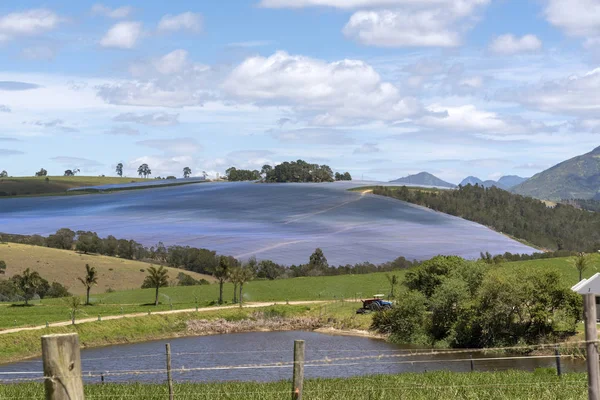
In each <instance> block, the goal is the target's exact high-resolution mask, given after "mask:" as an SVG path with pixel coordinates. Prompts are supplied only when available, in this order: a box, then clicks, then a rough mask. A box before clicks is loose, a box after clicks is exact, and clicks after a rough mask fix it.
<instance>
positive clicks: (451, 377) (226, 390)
mask: <svg viewBox="0 0 600 400" xmlns="http://www.w3.org/2000/svg"><path fill="white" fill-rule="evenodd" d="M174 391H175V396H176V397H182V398H187V397H190V398H206V399H208V398H210V399H216V400H220V399H223V400H224V399H227V400H235V399H240V400H241V399H244V400H248V399H251V400H259V399H260V400H271V399H273V400H275V399H277V400H279V399H282V398H286V397H287V396H289V394H290V392H291V388H290V384H289V382H275V383H256V382H231V383H207V384H190V383H176V384H175V387H174ZM85 392H86V396H89V397H90V398H91V397H93V398H96V397H98V398H101V397H109V396H110V398H111V399H130V398H131V396H137V397H140V398H141V397H143V398H144V399H157V400H158V399H163V398H165V396H167V395H168V390H167V386H166V385H164V384H163V385H160V384H104V385H98V384H94V385H87V386H86V387H85ZM43 393H44V387H43V385H42V384H40V383H27V384H18V385H2V386H0V398H41V397H43ZM586 396H587V380H586V375H585V374H583V373H572V374H566V375H563V376H562V378H559V377H557V376H555V373H554V372H553V371H547V370H539V371H536V372H534V373H531V372H519V371H503V372H473V373H456V372H454V373H453V372H427V373H419V374H414V373H403V374H398V375H379V376H377V375H375V376H365V377H355V378H345V379H313V380H307V381H306V382H305V383H304V398H306V399H309V400H330V399H332V400H358V399H360V400H363V399H400V398H410V399H415V400H419V399H422V400H436V399H438V400H445V399H449V398H455V399H498V400H499V399H516V400H537V399H548V400H552V399H556V400H558V399H560V400H575V399H585V398H586Z"/></svg>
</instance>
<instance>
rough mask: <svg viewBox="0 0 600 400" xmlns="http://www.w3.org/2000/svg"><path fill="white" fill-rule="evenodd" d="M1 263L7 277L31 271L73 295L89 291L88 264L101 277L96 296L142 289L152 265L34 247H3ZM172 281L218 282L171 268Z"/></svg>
mask: <svg viewBox="0 0 600 400" xmlns="http://www.w3.org/2000/svg"><path fill="white" fill-rule="evenodd" d="M0 260H4V261H5V262H6V264H7V265H8V268H7V270H6V277H7V278H10V277H11V276H13V275H17V274H20V273H21V272H23V271H24V270H25V269H26V268H31V269H32V270H35V271H37V272H39V274H40V275H41V276H42V277H43V278H44V279H47V280H48V282H53V281H57V282H59V283H61V284H63V285H65V286H67V287H68V288H69V291H70V292H71V293H73V294H83V293H85V289H84V287H83V285H82V284H81V282H79V280H78V279H77V278H78V277H80V276H83V274H84V272H85V264H90V265H91V266H94V267H96V269H97V270H98V273H99V277H100V278H99V282H98V286H97V287H96V288H95V289H94V291H96V292H102V293H104V292H105V291H106V290H107V289H108V288H111V289H113V290H129V289H139V288H140V287H141V285H142V282H143V281H144V278H145V277H146V275H147V273H146V272H145V270H146V269H147V268H148V267H149V266H150V265H151V264H148V263H145V262H140V261H132V260H125V259H121V258H116V257H106V256H99V255H92V254H80V253H77V252H74V251H69V250H59V249H51V248H48V247H40V246H30V245H25V244H17V243H4V244H0ZM168 270H169V277H170V278H171V279H174V278H176V277H177V274H178V273H179V272H185V273H186V274H188V275H191V276H192V277H193V278H194V279H206V280H208V281H210V282H213V281H214V278H213V277H211V276H208V275H202V274H197V273H195V272H190V271H183V270H179V269H174V268H168Z"/></svg>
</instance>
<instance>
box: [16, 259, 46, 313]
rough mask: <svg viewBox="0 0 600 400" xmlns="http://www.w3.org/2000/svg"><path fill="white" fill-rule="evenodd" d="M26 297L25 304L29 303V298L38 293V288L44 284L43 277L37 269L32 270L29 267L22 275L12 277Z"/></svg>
mask: <svg viewBox="0 0 600 400" xmlns="http://www.w3.org/2000/svg"><path fill="white" fill-rule="evenodd" d="M12 280H13V281H14V282H15V284H16V285H17V287H18V288H19V290H20V291H21V293H23V298H24V299H25V305H28V304H29V300H31V299H32V298H33V296H35V295H36V293H37V290H38V288H39V287H40V286H41V284H42V277H41V276H40V274H38V273H37V272H36V271H31V270H30V269H29V268H27V269H26V270H25V271H23V274H22V275H15V276H13V277H12Z"/></svg>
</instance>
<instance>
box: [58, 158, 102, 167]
mask: <svg viewBox="0 0 600 400" xmlns="http://www.w3.org/2000/svg"><path fill="white" fill-rule="evenodd" d="M51 160H52V161H54V162H57V163H59V164H61V165H64V166H66V167H73V168H92V169H93V167H100V166H102V165H103V164H102V163H100V162H98V161H96V160H90V159H88V158H81V157H69V156H58V157H52V158H51Z"/></svg>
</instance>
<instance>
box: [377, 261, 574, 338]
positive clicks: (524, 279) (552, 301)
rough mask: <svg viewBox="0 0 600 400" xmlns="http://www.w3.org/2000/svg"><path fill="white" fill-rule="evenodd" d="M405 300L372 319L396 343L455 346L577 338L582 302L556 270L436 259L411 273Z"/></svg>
mask: <svg viewBox="0 0 600 400" xmlns="http://www.w3.org/2000/svg"><path fill="white" fill-rule="evenodd" d="M402 287H403V289H402V291H401V293H400V294H399V295H398V297H399V298H401V299H402V301H401V302H399V303H398V304H397V305H396V306H395V307H394V308H393V309H392V310H389V311H382V312H379V313H377V314H376V315H375V316H374V317H373V323H372V328H373V329H375V330H377V331H379V332H381V333H386V334H390V335H391V336H390V338H391V340H392V341H395V342H398V343H412V344H421V345H434V346H442V347H444V346H448V347H456V348H482V347H502V346H513V345H517V344H534V343H540V342H542V343H545V342H549V341H555V340H563V339H564V338H566V337H568V336H570V335H573V334H575V332H576V328H577V323H578V321H579V320H580V318H581V312H582V300H581V296H579V295H578V294H577V293H575V292H573V291H571V290H570V288H568V287H567V286H565V285H563V283H562V282H561V280H560V277H559V275H558V274H557V273H556V272H544V273H540V272H539V271H536V272H529V271H526V270H518V271H517V270H516V271H509V272H507V271H506V270H503V269H501V268H492V267H490V266H489V265H488V264H486V263H483V262H481V261H466V260H464V259H462V258H460V257H456V256H437V257H434V258H433V259H431V260H428V261H425V262H423V263H422V264H420V265H419V266H418V267H416V268H414V269H412V270H411V271H409V272H407V273H406V275H405V278H404V281H403V282H402Z"/></svg>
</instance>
